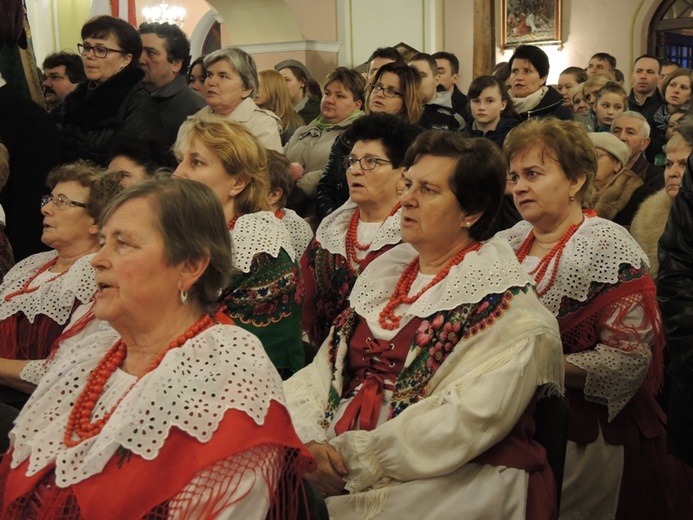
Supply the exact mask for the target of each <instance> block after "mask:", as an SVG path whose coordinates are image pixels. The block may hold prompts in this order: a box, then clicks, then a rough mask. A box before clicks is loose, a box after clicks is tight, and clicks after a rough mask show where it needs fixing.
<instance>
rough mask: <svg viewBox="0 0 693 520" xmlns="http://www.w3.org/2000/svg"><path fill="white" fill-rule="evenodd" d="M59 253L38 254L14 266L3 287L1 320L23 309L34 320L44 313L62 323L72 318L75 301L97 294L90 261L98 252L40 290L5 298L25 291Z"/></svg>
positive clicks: (81, 259) (42, 285)
mask: <svg viewBox="0 0 693 520" xmlns="http://www.w3.org/2000/svg"><path fill="white" fill-rule="evenodd" d="M57 256H58V253H57V252H56V251H46V252H45V253H36V254H35V255H32V256H30V257H28V258H25V259H24V260H22V261H21V262H19V263H18V264H17V265H15V266H14V267H13V268H12V269H10V271H9V272H8V273H7V274H6V275H5V279H4V280H3V282H2V286H0V302H1V303H2V304H1V305H0V320H4V319H6V318H8V317H10V316H12V315H13V314H15V313H17V312H19V311H21V312H23V313H24V315H25V316H26V317H27V319H28V320H29V322H30V323H33V322H34V319H35V318H36V316H37V315H38V314H44V315H46V316H48V317H49V318H51V319H52V320H53V321H55V322H56V323H59V324H61V325H62V324H64V323H67V320H69V319H70V315H71V314H72V308H73V306H74V304H75V300H78V301H79V302H80V303H86V302H88V301H89V300H91V298H92V296H94V293H96V280H95V277H94V268H93V267H92V266H91V264H90V261H91V259H92V257H93V256H94V255H91V254H90V255H85V256H83V257H81V258H80V259H78V260H77V261H76V262H75V263H74V264H72V267H70V269H69V270H68V271H67V272H66V273H65V274H63V275H62V276H59V277H58V278H56V279H55V280H53V281H51V282H46V283H43V284H41V285H40V286H39V288H38V289H37V290H35V291H32V292H31V293H28V294H19V295H17V296H15V297H13V298H12V299H10V301H5V296H7V295H8V294H11V293H13V292H15V291H19V290H21V289H22V287H24V284H25V283H26V282H27V280H29V279H30V278H31V277H32V276H34V275H36V273H37V272H38V271H39V269H41V267H43V266H44V265H46V264H47V263H48V262H50V261H51V260H53V259H54V258H56V257H57Z"/></svg>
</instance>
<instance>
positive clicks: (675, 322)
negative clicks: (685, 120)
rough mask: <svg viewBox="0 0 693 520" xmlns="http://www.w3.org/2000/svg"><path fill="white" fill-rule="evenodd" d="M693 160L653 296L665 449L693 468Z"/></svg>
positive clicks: (666, 236)
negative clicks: (661, 346) (664, 391)
mask: <svg viewBox="0 0 693 520" xmlns="http://www.w3.org/2000/svg"><path fill="white" fill-rule="evenodd" d="M691 237H693V160H692V159H691V158H689V159H688V167H687V168H686V174H685V175H684V176H683V181H682V184H681V188H680V190H679V194H678V195H677V196H676V199H674V205H673V206H672V208H671V213H670V214H669V221H668V222H667V225H666V227H665V228H664V233H663V234H662V237H661V238H660V240H659V277H658V278H657V300H658V301H659V308H660V310H661V312H662V320H663V322H664V333H665V334H666V338H667V349H668V353H669V364H668V366H667V372H668V375H669V377H670V378H671V387H670V389H669V392H670V394H669V409H668V414H669V419H668V425H667V438H668V444H669V451H670V452H671V453H673V454H674V455H676V456H677V457H678V458H679V459H681V460H682V461H684V462H685V463H686V464H688V465H689V466H693V240H692V239H691Z"/></svg>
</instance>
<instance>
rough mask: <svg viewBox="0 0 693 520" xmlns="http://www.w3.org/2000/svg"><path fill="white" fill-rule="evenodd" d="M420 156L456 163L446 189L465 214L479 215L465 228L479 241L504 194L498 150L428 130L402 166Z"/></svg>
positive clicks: (483, 141) (484, 142)
mask: <svg viewBox="0 0 693 520" xmlns="http://www.w3.org/2000/svg"><path fill="white" fill-rule="evenodd" d="M423 155H433V156H437V157H450V158H452V159H454V160H455V161H456V162H457V163H456V165H455V169H454V170H453V171H452V173H451V174H450V179H449V181H448V182H449V186H450V189H451V190H452V192H453V193H454V194H455V197H456V198H457V202H458V204H459V206H460V209H461V210H462V211H464V212H465V213H482V215H481V217H480V218H479V220H477V221H476V222H475V223H474V225H472V226H471V227H470V228H469V235H470V236H471V237H472V238H474V239H475V240H481V239H482V238H484V237H485V236H486V233H487V231H488V230H489V228H490V227H491V225H492V224H493V221H494V219H495V218H496V214H497V213H498V211H499V210H500V207H501V204H502V201H503V192H504V190H505V179H506V176H507V170H508V168H507V164H506V162H505V159H504V157H503V154H502V153H501V151H500V149H499V148H498V146H496V145H495V144H494V143H493V142H491V141H489V140H488V139H471V138H468V137H464V136H463V135H462V134H460V133H458V132H441V131H439V130H429V131H426V132H423V133H422V134H420V135H419V136H418V137H417V138H416V139H415V140H414V142H413V143H412V145H411V146H410V147H409V149H408V150H407V154H406V156H405V157H404V166H405V167H406V168H410V167H411V166H412V165H414V164H416V162H417V161H418V160H419V158H420V157H421V156H423Z"/></svg>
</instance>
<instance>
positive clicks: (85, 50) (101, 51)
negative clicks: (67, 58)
mask: <svg viewBox="0 0 693 520" xmlns="http://www.w3.org/2000/svg"><path fill="white" fill-rule="evenodd" d="M77 50H78V51H79V53H80V54H81V55H82V56H86V55H87V54H89V51H94V56H96V57H97V58H105V57H106V56H108V53H109V52H118V53H120V54H128V53H127V52H125V51H121V50H120V49H111V48H110V47H104V46H103V45H89V44H88V43H78V44H77Z"/></svg>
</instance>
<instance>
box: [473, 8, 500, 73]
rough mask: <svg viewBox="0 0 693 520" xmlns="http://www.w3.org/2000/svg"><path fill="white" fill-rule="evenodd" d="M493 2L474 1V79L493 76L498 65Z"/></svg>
mask: <svg viewBox="0 0 693 520" xmlns="http://www.w3.org/2000/svg"><path fill="white" fill-rule="evenodd" d="M494 4H495V2H494V1H493V0H474V54H473V55H474V61H473V63H472V73H473V74H474V77H475V78H476V77H477V76H481V75H482V74H491V69H493V66H494V65H495V63H496V22H495V20H494V18H493V13H494V11H495V9H494Z"/></svg>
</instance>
